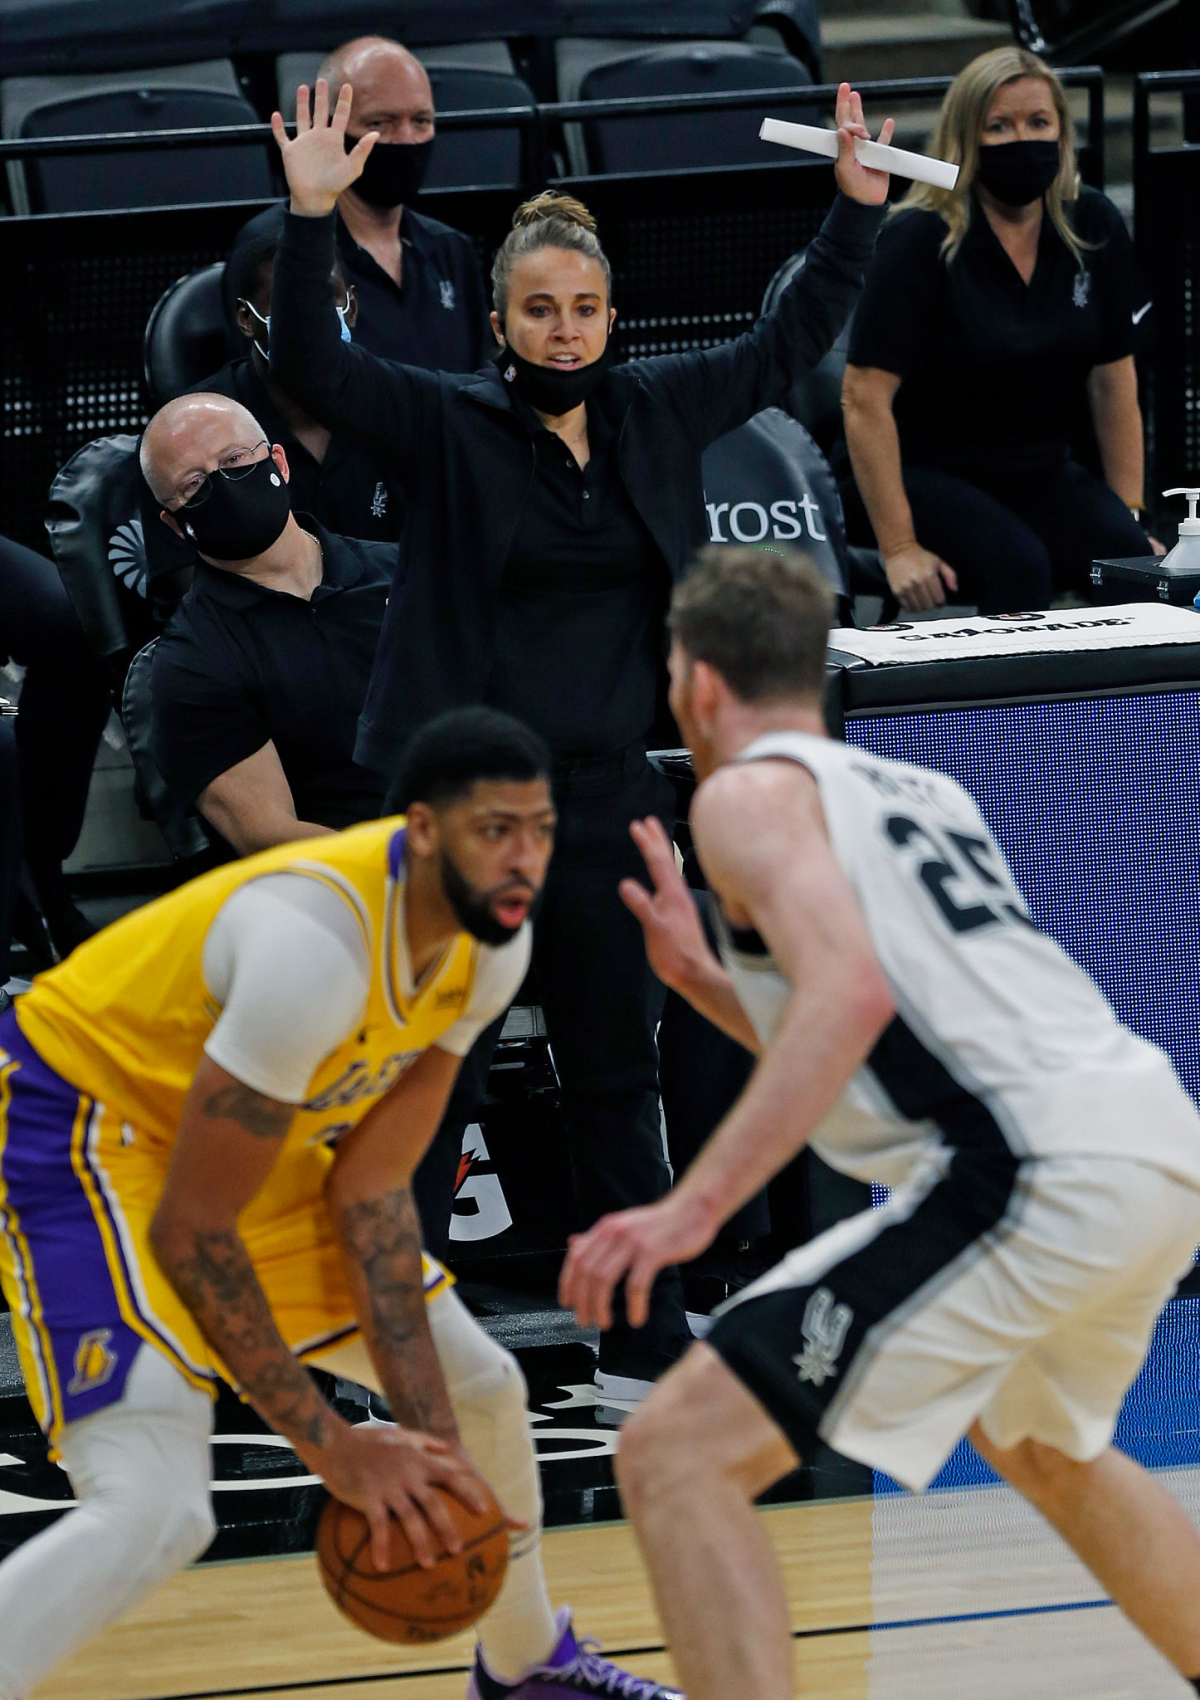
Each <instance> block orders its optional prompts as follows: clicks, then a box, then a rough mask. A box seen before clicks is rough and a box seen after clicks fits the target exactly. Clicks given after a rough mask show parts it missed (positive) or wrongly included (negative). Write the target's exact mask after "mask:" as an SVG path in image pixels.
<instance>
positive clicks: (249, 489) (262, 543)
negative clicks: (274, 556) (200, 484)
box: [174, 455, 292, 561]
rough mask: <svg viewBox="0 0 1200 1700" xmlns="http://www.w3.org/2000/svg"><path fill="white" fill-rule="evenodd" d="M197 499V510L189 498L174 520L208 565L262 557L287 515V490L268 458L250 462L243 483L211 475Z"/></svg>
mask: <svg viewBox="0 0 1200 1700" xmlns="http://www.w3.org/2000/svg"><path fill="white" fill-rule="evenodd" d="M206 491H207V493H206ZM199 494H200V496H201V497H202V500H201V502H200V505H199V507H197V506H195V502H196V497H195V496H193V497H192V500H191V501H190V502H185V503H184V505H183V506H182V507H181V508H176V510H175V515H174V517H175V518H176V519H177V520H178V521H179V524H180V525H181V526H182V527H183V530H184V531H185V532H186V534H187V536H188V537H189V538H190V539H191V541H192V542H193V543H194V544H195V545H196V547H197V549H199V551H200V553H201V554H202V555H209V556H211V557H212V559H213V560H214V561H250V560H253V558H254V557H255V556H256V555H261V554H263V553H264V551H265V550H267V549H269V548H270V547H271V545H272V543H275V542H277V541H278V540H279V538H280V537H282V535H283V528H284V526H285V525H286V524H287V522H288V517H289V515H290V514H291V511H292V504H291V499H290V497H289V496H288V487H287V485H286V483H285V482H284V478H283V474H282V472H280V470H279V468H278V467H277V466H276V465H275V461H274V458H273V457H272V456H271V455H268V456H267V458H266V460H258V461H255V463H254V468H253V470H252V471H251V472H248V473H247V474H246V476H245V477H244V478H238V479H229V478H225V477H223V476H222V475H221V473H219V472H211V473H210V474H209V480H208V486H206V490H201V491H200V492H199Z"/></svg>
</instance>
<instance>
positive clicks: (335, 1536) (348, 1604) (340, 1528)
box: [317, 1493, 508, 1645]
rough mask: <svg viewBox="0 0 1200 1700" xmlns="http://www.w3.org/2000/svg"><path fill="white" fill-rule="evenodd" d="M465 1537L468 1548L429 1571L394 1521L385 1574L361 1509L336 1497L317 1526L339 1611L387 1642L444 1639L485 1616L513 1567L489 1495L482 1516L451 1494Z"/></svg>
mask: <svg viewBox="0 0 1200 1700" xmlns="http://www.w3.org/2000/svg"><path fill="white" fill-rule="evenodd" d="M445 1498H446V1504H447V1505H448V1507H449V1510H450V1515H451V1516H452V1517H453V1519H454V1522H455V1526H456V1527H457V1529H458V1531H459V1533H460V1535H461V1536H462V1542H463V1546H462V1551H461V1552H457V1553H443V1554H442V1556H441V1557H440V1558H439V1559H438V1561H437V1563H436V1564H435V1565H433V1567H432V1568H431V1569H429V1570H422V1568H421V1566H420V1565H419V1564H418V1563H417V1561H416V1559H415V1558H414V1557H413V1551H412V1547H411V1546H410V1545H409V1541H408V1536H407V1535H406V1534H405V1533H404V1530H403V1529H402V1528H401V1526H400V1524H399V1523H398V1522H397V1521H396V1520H395V1518H392V1519H391V1521H390V1523H389V1530H390V1535H391V1553H390V1557H389V1561H388V1567H387V1569H386V1570H376V1568H375V1565H374V1563H373V1562H372V1558H371V1532H370V1526H369V1524H368V1523H367V1519H366V1518H365V1517H364V1516H363V1514H362V1512H361V1511H355V1510H354V1509H353V1508H352V1507H351V1506H349V1505H343V1504H342V1503H341V1501H340V1500H337V1499H331V1500H330V1501H329V1504H328V1505H327V1506H326V1507H325V1509H324V1511H323V1512H322V1513H321V1521H320V1523H319V1524H318V1526H317V1568H318V1569H319V1571H320V1573H321V1580H322V1582H324V1584H325V1587H326V1588H327V1590H328V1592H329V1597H330V1599H331V1600H332V1601H333V1603H334V1605H335V1606H336V1607H337V1608H338V1610H339V1611H341V1612H344V1613H345V1615H346V1616H347V1617H348V1618H349V1619H350V1620H351V1622H353V1623H356V1624H357V1625H358V1627H359V1628H360V1629H365V1630H366V1632H367V1634H368V1635H375V1636H378V1638H379V1639H380V1640H381V1641H403V1642H407V1643H408V1644H410V1645H412V1644H419V1643H421V1642H425V1641H441V1640H444V1639H445V1637H446V1636H447V1635H455V1634H457V1632H458V1631H459V1630H460V1629H469V1628H470V1626H471V1624H473V1623H475V1622H476V1621H477V1619H479V1618H480V1617H482V1616H483V1614H484V1612H485V1611H486V1610H487V1609H488V1607H489V1606H490V1605H491V1603H492V1601H493V1600H494V1599H495V1598H496V1595H497V1594H498V1593H499V1592H500V1587H501V1584H502V1583H503V1581H504V1573H505V1571H506V1570H507V1568H508V1529H507V1528H506V1526H505V1519H504V1513H503V1512H502V1511H501V1509H500V1507H499V1505H498V1504H497V1502H496V1500H495V1499H494V1498H493V1497H492V1495H491V1494H490V1493H489V1495H488V1500H489V1503H488V1506H487V1508H486V1510H485V1511H484V1512H483V1513H482V1514H481V1515H476V1514H475V1513H474V1512H472V1511H468V1510H467V1508H466V1506H465V1505H463V1504H461V1502H460V1501H459V1500H457V1499H455V1498H454V1497H453V1496H452V1495H451V1494H446V1495H445Z"/></svg>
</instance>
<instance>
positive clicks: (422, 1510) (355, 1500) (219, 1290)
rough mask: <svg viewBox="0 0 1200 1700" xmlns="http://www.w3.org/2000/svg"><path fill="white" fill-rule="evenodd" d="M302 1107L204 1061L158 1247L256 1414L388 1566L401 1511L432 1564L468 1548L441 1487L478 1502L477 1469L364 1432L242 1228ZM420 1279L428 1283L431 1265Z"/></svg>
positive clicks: (414, 1442)
mask: <svg viewBox="0 0 1200 1700" xmlns="http://www.w3.org/2000/svg"><path fill="white" fill-rule="evenodd" d="M293 1114H294V1109H293V1106H292V1105H290V1104H284V1103H281V1102H279V1100H277V1099H274V1098H268V1097H265V1096H264V1095H263V1094H262V1093H260V1092H255V1091H252V1090H251V1088H250V1087H248V1086H245V1085H243V1084H242V1082H240V1081H238V1080H236V1079H235V1078H234V1077H233V1076H232V1075H231V1074H229V1073H227V1071H226V1070H225V1069H223V1068H221V1067H219V1066H218V1064H216V1063H215V1062H213V1061H212V1060H211V1058H209V1057H202V1058H201V1060H200V1065H199V1067H198V1068H197V1070H196V1076H195V1079H194V1080H193V1082H192V1087H191V1090H190V1092H189V1093H188V1096H187V1099H186V1100H185V1102H184V1107H183V1114H182V1116H181V1117H180V1123H179V1129H178V1132H177V1134H176V1139H175V1145H174V1148H173V1151H172V1155H171V1166H170V1169H169V1171H168V1174H167V1179H166V1183H165V1185H164V1187H163V1192H162V1197H161V1198H160V1200H159V1204H158V1208H157V1210H156V1211H155V1214H154V1219H153V1221H152V1223H151V1225H150V1243H151V1246H152V1247H153V1250H154V1255H155V1257H156V1258H157V1259H158V1262H159V1265H160V1267H161V1268H162V1271H163V1273H164V1275H165V1276H166V1277H167V1279H168V1281H170V1283H171V1285H172V1286H173V1287H174V1288H175V1290H176V1292H177V1293H178V1294H179V1296H180V1298H181V1299H182V1300H183V1302H184V1303H185V1304H186V1305H187V1307H188V1309H189V1310H190V1311H191V1313H192V1315H193V1316H194V1317H195V1318H196V1321H197V1322H198V1323H199V1325H200V1328H201V1331H202V1332H203V1334H204V1337H205V1339H206V1340H207V1341H208V1343H209V1345H210V1346H212V1348H213V1350H214V1351H215V1352H216V1353H217V1354H218V1355H219V1357H220V1358H221V1361H222V1362H223V1363H224V1364H225V1365H226V1366H227V1368H228V1370H229V1372H230V1374H231V1375H232V1377H233V1378H234V1380H235V1381H236V1382H237V1384H238V1385H239V1387H240V1388H241V1390H242V1391H243V1392H244V1393H245V1395H246V1397H247V1398H248V1399H249V1400H250V1401H251V1403H252V1404H253V1405H254V1406H255V1408H256V1410H258V1411H259V1412H260V1413H261V1415H262V1416H263V1418H264V1419H265V1420H266V1421H267V1422H268V1423H270V1425H271V1427H272V1428H273V1429H275V1430H276V1432H277V1433H279V1434H281V1435H283V1437H284V1438H285V1439H286V1440H289V1441H290V1442H291V1443H292V1445H293V1446H294V1447H295V1449H296V1451H297V1452H298V1453H299V1455H300V1457H301V1458H302V1459H303V1460H304V1462H305V1463H306V1464H307V1465H308V1466H309V1468H310V1469H311V1470H313V1471H314V1472H315V1473H316V1474H318V1475H320V1476H322V1477H324V1479H325V1481H326V1482H327V1483H328V1485H329V1487H330V1489H331V1491H332V1492H333V1493H335V1494H336V1495H337V1497H338V1498H339V1499H342V1500H344V1501H345V1502H346V1503H347V1504H349V1505H356V1506H358V1507H359V1509H360V1510H362V1511H364V1512H365V1513H366V1514H367V1516H368V1518H369V1519H370V1521H371V1527H372V1531H373V1534H374V1540H375V1553H376V1559H377V1562H379V1563H380V1564H384V1563H386V1554H387V1546H386V1542H387V1532H386V1531H387V1521H388V1516H389V1513H390V1514H392V1515H394V1516H396V1517H397V1518H398V1519H399V1520H400V1522H401V1524H402V1525H403V1526H404V1529H405V1531H406V1533H407V1534H408V1536H409V1539H410V1540H411V1541H412V1544H413V1547H414V1550H415V1551H416V1553H417V1555H418V1557H419V1558H421V1559H422V1560H423V1561H426V1560H427V1561H429V1562H432V1559H433V1555H434V1552H435V1550H436V1547H437V1546H438V1545H440V1546H442V1547H445V1546H446V1545H447V1544H449V1546H450V1548H451V1550H458V1544H459V1543H458V1541H457V1536H456V1535H455V1533H454V1526H453V1523H452V1522H451V1521H450V1519H449V1517H448V1516H447V1514H446V1512H445V1509H444V1506H443V1504H442V1502H441V1501H440V1500H439V1498H438V1496H437V1494H435V1493H433V1492H432V1491H431V1488H432V1486H433V1484H435V1483H436V1484H440V1485H444V1486H446V1487H448V1488H449V1489H450V1491H451V1492H453V1493H455V1494H456V1495H457V1496H458V1497H459V1498H461V1499H463V1500H464V1502H465V1503H467V1504H468V1505H478V1504H481V1503H482V1501H481V1499H480V1497H479V1495H478V1492H477V1490H476V1489H475V1488H474V1487H473V1485H472V1481H471V1477H470V1475H469V1473H468V1472H467V1471H466V1470H465V1469H464V1467H463V1464H462V1462H461V1461H460V1460H459V1459H458V1458H457V1457H454V1456H452V1455H451V1454H450V1453H449V1452H448V1449H447V1447H446V1445H445V1444H444V1443H443V1442H442V1441H440V1440H438V1439H437V1438H436V1437H430V1436H428V1435H425V1434H413V1433H410V1432H407V1431H406V1430H405V1429H404V1428H400V1429H394V1430H386V1431H383V1430H378V1429H376V1430H369V1429H363V1428H352V1427H351V1426H350V1425H349V1424H348V1423H346V1422H344V1421H343V1419H342V1418H341V1417H339V1416H338V1414H337V1412H336V1411H334V1410H333V1409H332V1407H331V1406H330V1405H329V1404H328V1403H327V1402H326V1401H325V1400H324V1399H323V1398H322V1397H321V1395H320V1394H319V1393H318V1392H317V1389H316V1385H315V1383H314V1382H313V1380H312V1378H311V1376H310V1375H309V1374H308V1371H307V1370H306V1369H305V1368H304V1367H303V1365H302V1364H301V1363H299V1361H298V1360H297V1359H296V1358H295V1357H294V1356H293V1354H292V1352H291V1350H290V1349H289V1347H288V1345H287V1343H286V1341H285V1340H284V1338H283V1336H282V1334H281V1333H280V1332H279V1328H278V1325H277V1324H276V1322H275V1318H274V1317H273V1316H272V1314H271V1308H270V1306H269V1304H268V1303H267V1298H266V1294H265V1293H264V1292H263V1290H262V1287H261V1285H260V1283H259V1280H258V1277H257V1275H256V1274H255V1272H254V1266H253V1264H252V1263H251V1261H250V1256H249V1253H248V1252H247V1250H246V1247H245V1244H244V1243H243V1241H242V1239H241V1236H240V1234H239V1233H238V1225H237V1224H238V1216H239V1215H240V1213H241V1211H243V1210H244V1209H245V1208H246V1206H247V1205H248V1204H249V1203H250V1201H251V1199H252V1198H253V1197H254V1196H255V1194H256V1193H257V1192H258V1191H259V1190H260V1188H261V1187H262V1186H263V1183H264V1182H265V1181H266V1179H267V1177H268V1175H269V1174H270V1172H271V1169H272V1167H273V1166H274V1163H275V1160H276V1158H277V1157H278V1155H279V1151H280V1148H281V1146H282V1144H283V1140H284V1137H285V1136H286V1134H287V1130H288V1128H289V1126H290V1125H291V1120H292V1116H293ZM417 1255H418V1263H419V1251H418V1254H417ZM417 1284H418V1289H419V1287H420V1272H419V1267H418V1274H417ZM422 1321H423V1306H422ZM426 1332H428V1330H427V1329H426ZM430 1349H431V1350H432V1348H430ZM435 1368H436V1360H435ZM437 1379H438V1381H439V1382H440V1371H438V1372H437ZM402 1420H403V1419H402ZM452 1433H453V1425H451V1434H452ZM431 1525H432V1526H433V1530H435V1531H436V1535H437V1539H436V1541H435V1540H434V1539H433V1538H432V1532H431V1527H430V1526H431Z"/></svg>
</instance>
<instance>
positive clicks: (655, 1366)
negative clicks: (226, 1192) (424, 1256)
mask: <svg viewBox="0 0 1200 1700" xmlns="http://www.w3.org/2000/svg"><path fill="white" fill-rule="evenodd" d="M555 802H556V805H557V807H558V835H557V842H556V846H555V851H554V858H553V860H552V862H551V864H550V872H549V876H548V878H547V881H546V889H545V895H544V897H543V900H542V905H541V909H540V910H539V912H538V916H537V919H536V921H535V923H534V934H533V967H534V971H535V973H536V976H537V980H538V985H539V988H540V992H541V998H542V1007H543V1009H544V1011H545V1016H546V1026H547V1030H548V1032H549V1035H550V1044H551V1048H552V1050H553V1052H554V1061H555V1065H556V1067H557V1069H558V1076H559V1081H560V1083H561V1086H562V1097H563V1111H564V1120H565V1123H566V1131H567V1139H568V1142H569V1147H570V1157H571V1167H572V1171H573V1175H574V1182H575V1194H576V1197H575V1203H576V1209H577V1212H578V1215H579V1219H580V1221H581V1222H582V1223H583V1224H584V1225H590V1224H591V1223H592V1222H594V1221H596V1220H597V1219H598V1218H599V1217H600V1216H603V1215H605V1214H607V1212H609V1211H611V1210H624V1209H626V1208H627V1207H628V1206H630V1205H633V1204H649V1203H651V1202H652V1201H653V1200H654V1199H656V1198H661V1197H662V1195H663V1193H665V1192H666V1191H667V1190H668V1188H669V1186H670V1181H671V1176H670V1170H669V1168H668V1166H667V1161H666V1157H665V1155H664V1152H663V1140H662V1121H661V1116H660V1111H659V1093H658V1047H657V1043H656V1040H655V1030H656V1028H657V1025H658V1021H659V1017H660V1015H661V1013H662V1006H663V997H664V992H663V988H662V986H661V985H660V983H659V982H658V980H657V979H656V978H655V977H654V975H653V974H652V973H651V971H650V967H649V964H648V963H647V961H646V950H645V945H644V943H643V940H642V930H641V927H640V926H639V924H638V922H637V921H636V920H635V919H634V917H633V916H632V915H631V914H630V913H629V911H628V910H627V909H626V907H625V905H624V904H623V903H622V902H621V899H620V897H619V896H618V893H617V886H618V884H619V883H620V881H621V880H622V879H625V878H626V877H627V876H631V875H632V876H634V877H641V878H643V879H644V878H645V866H644V864H643V862H642V859H641V856H640V854H639V853H638V850H637V848H636V846H635V845H634V843H633V841H632V839H631V838H630V836H629V823H630V821H631V820H633V819H635V818H643V817H645V816H647V815H657V816H658V817H659V818H660V819H661V820H662V821H663V823H664V825H665V826H666V827H667V830H668V831H670V830H671V828H672V827H673V825H674V816H675V807H674V793H673V791H672V788H671V786H670V783H669V782H668V781H667V780H665V779H663V778H662V777H661V776H660V775H659V774H657V773H655V772H654V770H653V769H652V768H651V767H650V766H649V765H648V764H647V762H646V759H645V756H644V754H643V753H642V752H641V751H638V750H635V751H630V752H628V754H627V756H626V758H625V761H624V763H623V766H622V771H621V772H620V773H619V774H614V773H612V772H611V771H606V772H605V774H604V775H603V776H597V777H595V778H594V779H592V778H589V776H588V774H587V771H586V770H584V771H582V772H581V773H580V774H579V775H578V776H577V777H573V778H572V777H568V778H566V779H564V780H562V781H560V782H557V783H556V785H555ZM499 1025H500V1024H497V1025H496V1026H495V1027H494V1028H493V1029H491V1030H490V1033H489V1034H487V1035H484V1036H483V1038H481V1039H480V1041H479V1043H478V1044H477V1045H476V1046H475V1049H474V1050H473V1051H472V1053H471V1056H470V1058H469V1059H468V1062H467V1065H466V1067H465V1069H464V1076H465V1078H464V1081H463V1086H464V1090H463V1091H462V1092H461V1093H459V1094H456V1098H455V1100H454V1102H453V1103H452V1106H451V1111H448V1112H447V1116H446V1119H445V1120H444V1122H443V1124H442V1128H441V1130H440V1132H439V1134H438V1138H437V1142H436V1144H435V1147H434V1149H433V1150H432V1151H431V1152H430V1154H429V1156H428V1157H427V1158H426V1160H425V1162H424V1163H423V1164H422V1173H421V1175H420V1177H419V1198H420V1201H421V1204H422V1221H423V1225H424V1227H425V1231H426V1234H427V1236H428V1239H429V1241H430V1243H431V1245H433V1246H436V1245H437V1244H438V1243H439V1236H440V1233H441V1231H442V1228H441V1223H442V1221H443V1220H444V1221H445V1222H446V1223H448V1220H449V1212H450V1207H451V1198H450V1188H449V1186H448V1185H447V1178H448V1177H449V1176H450V1175H451V1173H452V1170H451V1166H450V1165H451V1157H452V1159H453V1163H454V1165H455V1166H456V1165H457V1161H458V1151H459V1150H461V1144H462V1129H463V1127H464V1126H465V1125H466V1124H467V1122H469V1121H470V1120H471V1119H472V1115H473V1109H474V1107H475V1105H477V1103H478V1097H477V1096H475V1097H474V1103H473V1104H472V1102H471V1098H472V1096H473V1093H474V1092H475V1091H477V1088H478V1083H479V1081H480V1079H481V1077H486V1070H487V1064H488V1063H489V1062H490V1058H491V1049H492V1048H493V1047H494V1045H495V1042H496V1038H497V1037H498V1034H499ZM435 1176H436V1177H437V1178H436V1179H435V1178H434V1177H435ZM435 1189H436V1192H437V1193H438V1194H439V1195H440V1196H431V1195H433V1194H434V1193H435ZM442 1197H444V1200H445V1202H444V1206H443V1205H442V1203H441V1199H442ZM443 1210H444V1216H443ZM435 1213H436V1218H437V1219H436V1220H435V1219H434V1217H435ZM689 1339H690V1335H689V1333H688V1328H687V1321H686V1318H685V1316H684V1313H683V1297H682V1290H681V1287H680V1282H679V1275H678V1272H677V1271H676V1270H668V1271H665V1272H664V1273H663V1274H662V1275H660V1276H659V1278H658V1280H657V1282H656V1283H655V1287H654V1294H653V1299H652V1314H651V1319H650V1322H649V1323H648V1324H647V1326H646V1328H645V1329H642V1330H633V1329H630V1328H629V1326H628V1324H626V1323H625V1322H624V1320H623V1319H622V1320H620V1321H618V1322H617V1324H616V1326H615V1327H614V1328H612V1329H611V1330H609V1332H608V1333H607V1334H606V1335H605V1336H604V1338H603V1341H602V1342H601V1349H600V1361H601V1367H602V1368H605V1369H612V1370H614V1372H616V1373H618V1374H619V1373H622V1372H627V1373H629V1374H637V1373H638V1370H639V1369H641V1368H644V1369H645V1370H646V1372H647V1374H648V1375H649V1374H650V1373H651V1372H653V1371H657V1370H659V1369H663V1368H665V1367H666V1365H667V1363H668V1362H669V1361H671V1360H672V1359H673V1358H674V1357H676V1356H678V1354H679V1352H680V1351H681V1350H682V1348H683V1347H684V1346H685V1345H686V1344H687V1343H688V1340H689Z"/></svg>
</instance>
